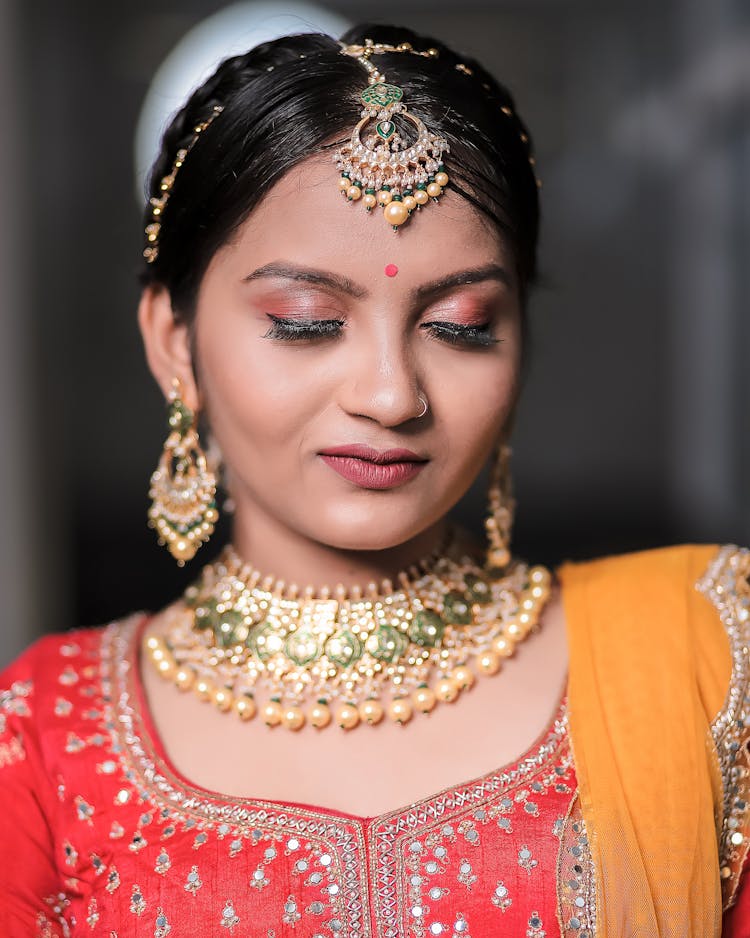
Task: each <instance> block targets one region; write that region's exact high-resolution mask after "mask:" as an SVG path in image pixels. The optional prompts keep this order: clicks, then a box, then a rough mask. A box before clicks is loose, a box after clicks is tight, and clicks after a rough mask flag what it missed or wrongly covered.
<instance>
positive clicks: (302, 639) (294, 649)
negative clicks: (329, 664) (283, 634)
mask: <svg viewBox="0 0 750 938" xmlns="http://www.w3.org/2000/svg"><path fill="white" fill-rule="evenodd" d="M284 653H285V654H286V656H287V658H289V659H290V660H291V661H293V662H294V663H295V664H297V665H303V664H310V663H311V662H312V661H315V660H316V659H317V658H319V657H320V643H319V642H318V638H317V636H316V635H315V633H314V632H311V631H310V629H300V630H299V631H298V632H292V634H291V635H290V636H289V637H288V638H287V640H286V642H285V643H284Z"/></svg>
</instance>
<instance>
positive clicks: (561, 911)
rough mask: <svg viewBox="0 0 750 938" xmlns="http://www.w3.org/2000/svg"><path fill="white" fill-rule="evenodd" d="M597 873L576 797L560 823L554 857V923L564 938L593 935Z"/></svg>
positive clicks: (586, 937)
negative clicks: (555, 894)
mask: <svg viewBox="0 0 750 938" xmlns="http://www.w3.org/2000/svg"><path fill="white" fill-rule="evenodd" d="M595 875H596V871H595V869H594V863H593V860H592V858H591V851H590V849H589V841H588V837H587V835H586V825H585V823H584V820H583V815H582V814H581V804H580V800H579V798H578V795H576V797H575V798H573V800H572V801H571V803H570V807H569V809H568V814H567V816H566V818H565V820H564V822H563V829H562V835H561V837H560V850H559V853H558V855H557V919H558V922H559V925H560V934H561V935H562V936H563V938H574V936H575V938H593V936H594V935H595V934H596V882H595Z"/></svg>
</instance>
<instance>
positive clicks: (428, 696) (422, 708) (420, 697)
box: [411, 687, 437, 713]
mask: <svg viewBox="0 0 750 938" xmlns="http://www.w3.org/2000/svg"><path fill="white" fill-rule="evenodd" d="M411 699H412V700H413V701H414V706H415V707H416V708H417V710H419V712H420V713H429V712H430V710H432V709H434V707H435V704H436V703H437V698H436V697H435V692H434V691H433V690H430V688H429V687H418V688H417V689H416V690H415V691H414V693H413V694H412V695H411Z"/></svg>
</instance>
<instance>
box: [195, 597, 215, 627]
mask: <svg viewBox="0 0 750 938" xmlns="http://www.w3.org/2000/svg"><path fill="white" fill-rule="evenodd" d="M193 622H194V625H195V628H196V629H199V630H200V631H201V632H202V631H204V630H205V629H211V631H214V630H215V629H216V626H217V625H218V622H219V613H218V612H217V611H216V600H215V599H209V600H208V602H204V603H201V605H200V606H198V608H197V609H196V610H195V618H194V619H193Z"/></svg>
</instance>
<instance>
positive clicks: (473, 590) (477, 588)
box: [464, 573, 492, 603]
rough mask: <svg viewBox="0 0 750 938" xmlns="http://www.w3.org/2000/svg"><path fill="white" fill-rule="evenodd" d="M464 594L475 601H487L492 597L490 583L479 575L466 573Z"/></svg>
mask: <svg viewBox="0 0 750 938" xmlns="http://www.w3.org/2000/svg"><path fill="white" fill-rule="evenodd" d="M464 584H465V586H466V594H467V596H468V598H469V599H470V600H471V601H472V602H475V603H488V602H490V600H491V599H492V590H491V589H490V584H489V583H488V582H487V581H486V580H483V579H482V578H481V577H478V576H474V575H473V574H470V573H469V574H467V575H466V576H464Z"/></svg>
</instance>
